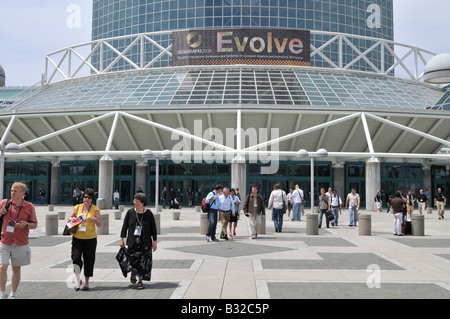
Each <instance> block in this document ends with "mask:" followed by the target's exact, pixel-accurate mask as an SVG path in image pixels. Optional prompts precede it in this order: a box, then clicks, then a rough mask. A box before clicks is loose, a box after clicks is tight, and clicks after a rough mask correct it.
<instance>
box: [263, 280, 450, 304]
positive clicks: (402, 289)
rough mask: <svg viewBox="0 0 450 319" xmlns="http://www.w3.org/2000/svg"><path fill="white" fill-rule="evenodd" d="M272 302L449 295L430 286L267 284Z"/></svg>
mask: <svg viewBox="0 0 450 319" xmlns="http://www.w3.org/2000/svg"><path fill="white" fill-rule="evenodd" d="M267 287H268V290H269V294H270V297H271V299H300V300H301V299H346V300H347V299H349V300H352V299H387V300H389V299H405V300H408V299H422V298H427V299H428V298H429V299H449V298H450V291H449V290H447V289H444V288H442V287H440V286H438V285H436V284H433V283H381V285H380V288H369V287H368V285H367V284H366V283H342V282H334V283H331V282H327V283H317V282H316V283H312V282H268V283H267Z"/></svg>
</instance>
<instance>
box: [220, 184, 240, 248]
mask: <svg viewBox="0 0 450 319" xmlns="http://www.w3.org/2000/svg"><path fill="white" fill-rule="evenodd" d="M219 210H220V220H221V221H222V232H221V233H220V238H221V239H225V240H228V236H227V226H228V222H229V221H230V217H231V215H233V216H234V215H235V214H236V212H235V209H234V201H233V198H232V197H231V196H230V190H229V189H228V188H227V187H225V188H224V189H223V193H222V195H220V196H219ZM230 236H231V237H233V236H232V235H231V234H230Z"/></svg>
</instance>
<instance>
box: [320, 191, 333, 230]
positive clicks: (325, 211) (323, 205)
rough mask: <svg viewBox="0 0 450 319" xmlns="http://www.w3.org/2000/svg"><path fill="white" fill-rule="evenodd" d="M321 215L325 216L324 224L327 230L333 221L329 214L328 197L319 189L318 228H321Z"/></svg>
mask: <svg viewBox="0 0 450 319" xmlns="http://www.w3.org/2000/svg"><path fill="white" fill-rule="evenodd" d="M323 215H325V222H326V225H327V228H330V223H331V225H333V226H334V219H333V217H332V214H331V206H330V197H329V196H328V194H327V193H325V188H321V189H320V196H319V228H321V227H322V219H323Z"/></svg>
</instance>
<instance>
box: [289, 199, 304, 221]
mask: <svg viewBox="0 0 450 319" xmlns="http://www.w3.org/2000/svg"><path fill="white" fill-rule="evenodd" d="M302 204H303V203H302V202H300V203H294V206H293V208H292V217H291V221H294V220H298V221H301V220H302Z"/></svg>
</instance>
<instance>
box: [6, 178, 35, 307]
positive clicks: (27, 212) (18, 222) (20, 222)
mask: <svg viewBox="0 0 450 319" xmlns="http://www.w3.org/2000/svg"><path fill="white" fill-rule="evenodd" d="M26 190H27V187H26V185H25V184H23V183H18V182H16V183H13V184H12V186H11V200H6V199H4V200H2V202H1V203H0V207H2V208H1V209H0V215H1V219H0V220H1V224H0V227H1V241H0V291H1V292H0V298H1V299H6V298H7V297H8V295H7V293H6V282H7V280H8V278H7V277H8V266H9V264H10V263H11V266H12V279H11V293H10V295H9V298H10V299H15V298H16V292H17V288H18V287H19V284H20V277H21V269H22V268H21V267H22V266H27V265H29V264H31V249H30V245H29V241H28V236H29V230H30V229H35V228H36V227H37V218H36V211H35V209H34V206H33V204H31V203H30V202H28V201H26V200H24V199H23V197H24V195H25V192H26Z"/></svg>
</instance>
